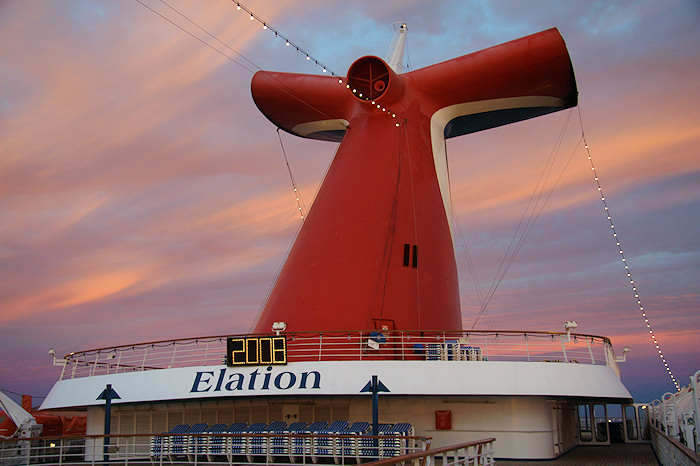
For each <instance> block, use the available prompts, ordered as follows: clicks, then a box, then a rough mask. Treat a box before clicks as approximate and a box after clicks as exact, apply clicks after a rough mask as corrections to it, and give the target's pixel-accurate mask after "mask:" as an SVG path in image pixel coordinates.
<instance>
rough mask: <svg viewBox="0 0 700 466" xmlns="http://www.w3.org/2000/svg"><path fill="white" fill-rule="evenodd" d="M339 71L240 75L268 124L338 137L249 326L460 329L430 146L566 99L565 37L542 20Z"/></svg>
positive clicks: (569, 99)
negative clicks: (500, 40) (457, 51)
mask: <svg viewBox="0 0 700 466" xmlns="http://www.w3.org/2000/svg"><path fill="white" fill-rule="evenodd" d="M346 82H348V83H350V84H351V85H352V86H351V87H350V88H347V87H346V85H345V83H343V84H340V83H339V82H338V79H336V78H332V77H325V76H314V75H300V74H287V73H272V72H262V71H261V72H258V73H256V75H255V76H254V77H253V81H252V85H251V87H252V94H253V98H254V100H255V103H256V105H257V106H258V108H259V109H260V110H261V112H262V113H263V114H264V115H265V116H266V117H267V118H268V119H270V121H272V122H273V123H274V124H275V125H276V126H278V127H280V128H282V129H284V130H286V131H288V132H290V133H292V134H296V135H299V136H303V137H309V138H317V139H325V140H341V138H342V142H341V145H340V147H339V149H338V152H337V154H336V156H335V159H334V160H333V162H332V164H331V166H330V168H329V170H328V173H327V175H326V178H325V179H324V181H323V184H322V186H321V188H320V190H319V193H318V195H317V197H316V200H315V202H314V204H313V207H312V208H311V210H310V212H309V214H308V215H307V218H306V220H305V223H304V225H303V227H302V229H301V231H300V233H299V235H298V237H297V239H296V242H295V244H294V246H293V248H292V250H291V252H290V254H289V257H288V258H287V260H286V262H285V264H284V266H283V268H282V270H281V272H280V274H279V276H278V278H277V281H276V283H275V286H274V288H273V290H272V292H271V294H270V296H269V298H268V300H267V302H266V303H265V306H264V308H263V311H262V314H261V315H260V317H259V319H258V322H257V323H256V327H255V332H256V333H258V332H259V333H264V332H269V331H270V328H271V325H272V323H273V322H276V321H284V322H286V323H287V329H288V330H289V331H292V332H299V331H321V330H324V331H328V330H360V329H372V328H378V329H381V328H382V326H387V327H389V329H418V330H435V329H443V330H444V329H448V330H450V329H454V330H459V329H461V328H462V324H461V314H460V306H459V290H458V281H457V268H456V264H455V257H454V251H453V243H452V235H451V230H450V219H449V217H448V216H449V213H448V212H447V211H446V206H445V196H446V195H445V194H444V193H443V192H442V191H441V185H440V182H441V181H440V180H441V179H443V181H442V182H443V190H444V189H445V185H444V183H445V181H444V178H445V177H446V173H442V172H441V167H440V165H441V164H440V163H438V165H436V161H435V159H434V154H433V147H442V145H443V144H444V141H443V140H442V138H443V137H454V136H459V135H462V134H467V133H470V132H474V131H480V130H482V129H487V128H491V127H495V126H500V125H503V124H508V123H511V122H514V121H519V120H523V119H526V118H532V117H535V116H538V115H542V114H545V113H549V112H553V111H557V110H561V109H563V108H567V107H571V106H573V105H576V96H577V91H576V83H575V80H574V76H573V71H572V69H571V63H570V60H569V56H568V53H567V51H566V46H565V44H564V41H563V40H562V38H561V36H560V35H559V33H558V31H557V30H556V29H550V30H548V31H544V32H541V33H538V34H534V35H532V36H528V37H525V38H522V39H518V40H516V41H512V42H508V43H506V44H502V45H499V46H496V47H492V48H489V49H486V50H483V51H480V52H476V53H473V54H470V55H465V56H463V57H460V58H455V59H453V60H449V61H446V62H443V63H439V64H436V65H432V66H429V67H426V68H422V69H420V70H416V71H412V72H410V73H405V74H401V75H397V74H395V73H394V72H393V71H391V70H390V69H389V68H388V66H387V65H386V64H384V62H383V61H382V60H381V59H379V58H377V57H363V58H360V59H359V60H357V61H356V62H355V63H354V64H353V65H352V66H351V67H350V71H349V75H348V78H347V80H346ZM353 88H354V89H356V92H355V93H354V94H353V92H352V89H353ZM363 90H364V93H363V96H362V97H360V96H359V94H360V93H362V91H363ZM367 93H370V94H371V95H370V97H369V98H370V99H374V102H375V103H372V102H371V101H369V100H365V99H366V98H367V97H368V95H367ZM378 106H379V107H381V108H378ZM384 108H386V110H384ZM392 112H393V113H395V114H396V118H392V116H391V113H392ZM436 112H440V113H439V114H438V115H439V116H440V117H441V118H437V116H436ZM434 117H435V118H434ZM431 119H432V125H433V128H432V133H431ZM397 123H399V125H398V126H397ZM345 125H347V128H346V127H345ZM436 125H438V127H437V129H435V126H436ZM436 144H437V145H436ZM438 162H439V160H438ZM447 196H448V195H447Z"/></svg>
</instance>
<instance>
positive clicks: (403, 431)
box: [379, 422, 415, 457]
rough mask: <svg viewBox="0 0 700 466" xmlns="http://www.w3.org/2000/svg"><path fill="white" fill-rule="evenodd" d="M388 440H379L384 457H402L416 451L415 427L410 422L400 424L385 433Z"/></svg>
mask: <svg viewBox="0 0 700 466" xmlns="http://www.w3.org/2000/svg"><path fill="white" fill-rule="evenodd" d="M383 435H386V436H387V437H386V438H383V439H380V440H379V446H380V454H381V456H382V457H390V456H400V455H406V454H408V453H413V450H414V449H415V445H414V441H413V439H409V438H407V437H410V436H413V426H412V425H411V423H409V422H399V423H396V424H394V425H393V426H392V428H391V429H390V430H388V431H386V432H384V433H383Z"/></svg>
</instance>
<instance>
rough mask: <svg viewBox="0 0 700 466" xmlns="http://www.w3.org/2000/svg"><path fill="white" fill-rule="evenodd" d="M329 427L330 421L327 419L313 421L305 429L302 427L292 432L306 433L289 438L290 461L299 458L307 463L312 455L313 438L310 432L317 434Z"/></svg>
mask: <svg viewBox="0 0 700 466" xmlns="http://www.w3.org/2000/svg"><path fill="white" fill-rule="evenodd" d="M327 428H328V423H327V422H325V421H317V422H312V423H311V424H310V425H309V426H308V427H306V428H305V429H300V430H298V431H296V432H292V431H291V430H290V433H292V434H306V435H304V436H303V437H292V438H290V439H289V461H291V462H292V463H294V462H296V460H297V459H298V458H299V459H301V461H302V463H306V462H307V461H306V458H309V457H310V456H311V438H310V437H309V435H310V434H315V433H317V432H319V431H321V430H325V429H327Z"/></svg>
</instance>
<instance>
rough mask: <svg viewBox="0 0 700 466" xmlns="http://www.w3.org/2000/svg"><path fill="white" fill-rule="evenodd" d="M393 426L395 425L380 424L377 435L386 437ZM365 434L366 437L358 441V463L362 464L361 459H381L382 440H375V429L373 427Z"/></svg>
mask: <svg viewBox="0 0 700 466" xmlns="http://www.w3.org/2000/svg"><path fill="white" fill-rule="evenodd" d="M393 426H394V425H393V424H379V426H378V427H377V435H380V436H381V435H386V434H387V432H389V431H390V430H391V428H392V427H393ZM364 434H365V436H364V437H361V438H359V439H356V442H357V444H358V447H357V450H356V451H357V456H356V459H357V462H358V463H359V462H360V458H374V459H376V458H379V452H380V443H381V440H380V439H375V438H374V437H373V436H372V435H373V429H372V427H371V426H369V427H368V429H367V431H366V432H365V433H364Z"/></svg>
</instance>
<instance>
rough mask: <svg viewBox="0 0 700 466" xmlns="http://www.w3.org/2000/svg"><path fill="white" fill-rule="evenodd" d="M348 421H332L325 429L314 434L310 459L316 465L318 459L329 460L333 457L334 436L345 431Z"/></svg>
mask: <svg viewBox="0 0 700 466" xmlns="http://www.w3.org/2000/svg"><path fill="white" fill-rule="evenodd" d="M347 427H348V421H333V422H331V425H330V426H328V428H327V429H321V430H318V431H316V432H315V434H316V436H315V437H314V438H313V442H312V445H311V459H312V460H313V462H314V463H318V460H319V458H330V457H334V456H335V446H336V445H335V443H336V442H335V440H336V439H335V437H334V436H335V435H338V434H339V433H340V432H341V431H342V430H345V429H347Z"/></svg>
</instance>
